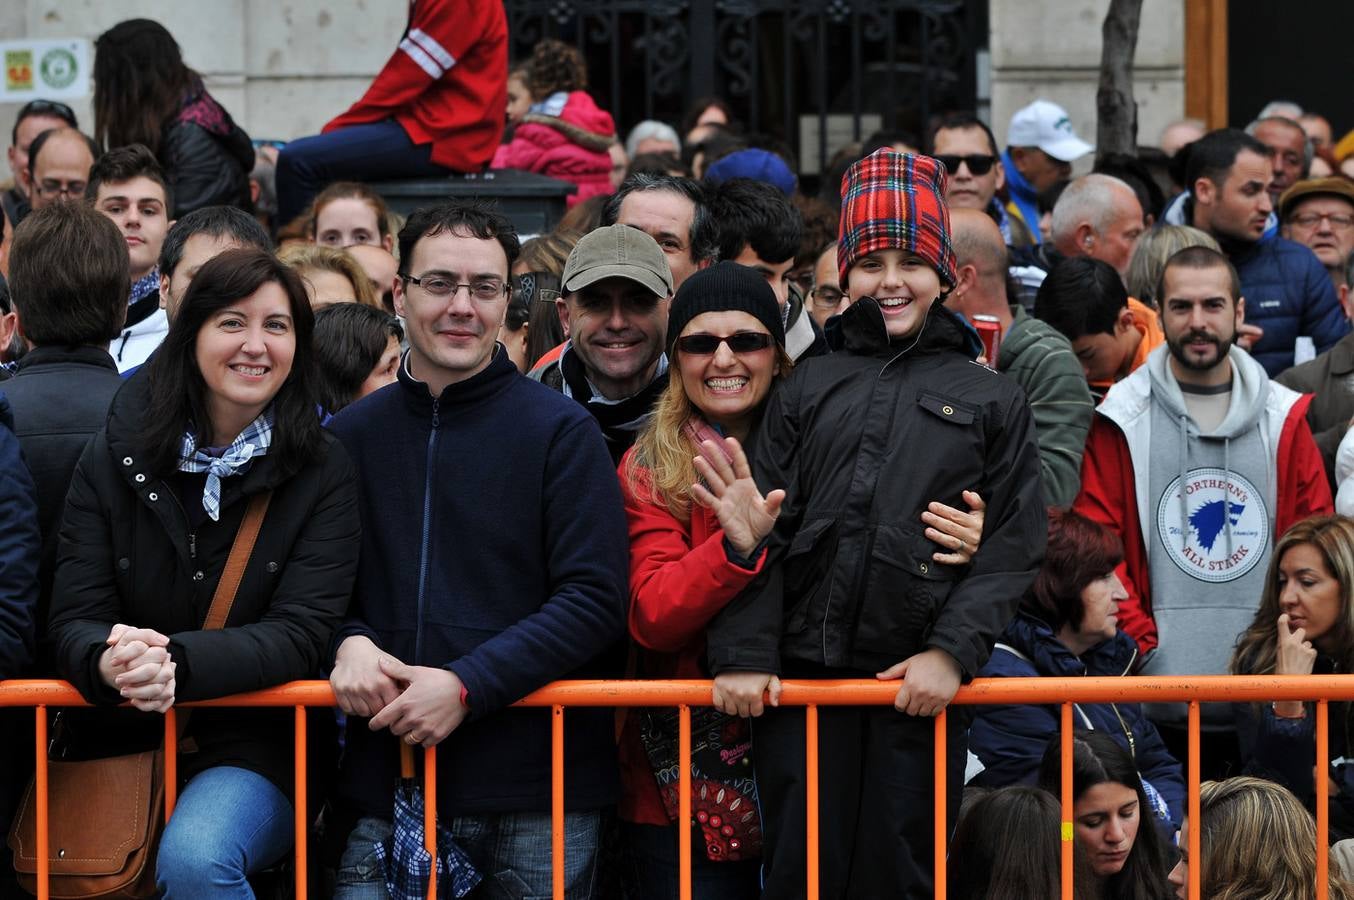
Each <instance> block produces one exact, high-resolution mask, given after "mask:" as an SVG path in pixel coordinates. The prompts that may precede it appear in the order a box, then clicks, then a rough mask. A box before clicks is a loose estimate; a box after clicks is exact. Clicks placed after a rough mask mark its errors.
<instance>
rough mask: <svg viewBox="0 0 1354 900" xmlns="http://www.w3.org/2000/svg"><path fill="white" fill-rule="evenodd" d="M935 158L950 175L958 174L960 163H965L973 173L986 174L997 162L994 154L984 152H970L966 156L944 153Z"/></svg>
mask: <svg viewBox="0 0 1354 900" xmlns="http://www.w3.org/2000/svg"><path fill="white" fill-rule="evenodd" d="M936 159H938V160H940V164H941V165H943V166H944V167H945V171H946V172H949V173H950V174H951V175H955V174H958V172H959V164H960V163H965V164H967V165H968V170H969V171H970V172H972V173H973V174H974V175H986V174H987V173H988V172H991V171H992V167H993V166H994V165H996V162H997V158H996V157H995V156H988V155H987V154H984V153H971V154H969V155H968V156H951V155H950V154H948V153H945V154H942V155H939V156H937V157H936Z"/></svg>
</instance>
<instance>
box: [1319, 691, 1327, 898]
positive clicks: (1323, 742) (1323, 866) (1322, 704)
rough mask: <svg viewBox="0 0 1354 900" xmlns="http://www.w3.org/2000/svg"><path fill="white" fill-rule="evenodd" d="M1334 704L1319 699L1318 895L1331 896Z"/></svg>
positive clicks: (1322, 896)
mask: <svg viewBox="0 0 1354 900" xmlns="http://www.w3.org/2000/svg"><path fill="white" fill-rule="evenodd" d="M1329 725H1330V707H1329V705H1328V704H1327V703H1326V701H1325V700H1318V701H1316V896H1317V897H1319V898H1320V900H1327V898H1328V897H1329V896H1330V733H1329V732H1328V731H1327V730H1326V729H1327V728H1328V727H1329Z"/></svg>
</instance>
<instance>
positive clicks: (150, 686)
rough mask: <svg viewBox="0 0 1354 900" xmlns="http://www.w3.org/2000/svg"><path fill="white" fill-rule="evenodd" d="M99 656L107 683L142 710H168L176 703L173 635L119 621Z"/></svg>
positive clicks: (100, 670) (105, 682)
mask: <svg viewBox="0 0 1354 900" xmlns="http://www.w3.org/2000/svg"><path fill="white" fill-rule="evenodd" d="M107 644H108V648H107V649H106V650H104V651H103V653H102V654H101V655H100V656H99V676H100V677H101V678H102V679H103V682H104V684H106V685H108V686H109V687H110V688H112V689H113V690H115V691H117V692H118V693H120V694H121V695H122V697H123V699H125V700H128V701H130V702H131V704H132V706H134V707H135V708H137V709H139V710H141V711H142V712H159V713H162V712H167V711H168V710H169V708H170V707H171V706H173V705H174V687H175V682H174V669H175V664H174V660H173V659H172V658H171V657H170V655H169V638H168V637H166V636H165V635H163V634H161V633H160V632H158V631H156V630H155V629H153V628H135V627H133V626H131V625H124V624H121V623H119V624H117V625H114V626H113V628H112V630H110V631H109V632H108V640H107Z"/></svg>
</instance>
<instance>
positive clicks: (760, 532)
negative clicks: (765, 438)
mask: <svg viewBox="0 0 1354 900" xmlns="http://www.w3.org/2000/svg"><path fill="white" fill-rule="evenodd" d="M721 449H722V450H723V451H725V452H727V456H726V455H725V452H721ZM695 465H696V471H697V472H698V473H700V476H701V478H704V479H705V484H703V485H702V484H693V485H692V486H691V496H692V497H694V498H695V500H696V502H697V503H699V504H700V505H701V506H704V507H705V508H706V509H709V510H710V511H711V512H713V513H714V514H715V516H716V517H717V518H718V519H719V527H720V528H722V529H723V530H724V537H725V538H726V539H727V540H728V542H729V544H730V545H731V546H732V547H733V549H734V550H737V551H738V553H739V554H740V555H742V556H747V557H750V556H752V554H753V553H754V552H755V551H756V549H757V545H758V544H760V543H761V542H762V540H763V539H764V538H765V537H766V536H767V535H768V534H770V533H771V528H772V526H774V525H775V524H776V517H777V516H779V515H780V506H781V503H783V502H784V500H785V492H784V491H781V490H775V491H771V492H770V493H769V494H767V495H766V496H765V497H763V496H762V492H761V491H760V490H758V488H757V483H756V482H755V481H753V480H752V470H751V469H750V468H749V466H748V458H747V454H745V453H744V452H743V447H742V445H740V444H739V443H738V440H737V438H731V437H727V438H725V439H724V445H723V447H722V448H721V447H720V446H719V445H718V444H716V443H715V442H714V441H702V442H701V455H700V456H697V457H696V458H695Z"/></svg>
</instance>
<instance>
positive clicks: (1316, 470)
mask: <svg viewBox="0 0 1354 900" xmlns="http://www.w3.org/2000/svg"><path fill="white" fill-rule="evenodd" d="M1130 377H1132V376H1130ZM1120 384H1124V382H1120ZM1274 386H1275V387H1278V385H1274ZM1117 388H1118V385H1116V389H1117ZM1280 390H1286V389H1283V388H1280ZM1311 399H1312V398H1311V395H1309V394H1304V395H1302V396H1301V397H1299V398H1298V399H1296V400H1294V401H1293V402H1292V405H1291V407H1290V408H1289V409H1288V411H1287V413H1286V415H1284V417H1283V419H1282V427H1281V429H1280V431H1279V439H1278V452H1277V454H1276V459H1275V466H1274V468H1275V473H1276V480H1277V491H1276V508H1275V516H1274V528H1275V537H1276V538H1277V536H1278V535H1281V534H1283V533H1284V532H1285V531H1287V530H1288V528H1289V527H1290V526H1292V525H1293V524H1294V523H1295V522H1300V521H1302V520H1303V519H1305V518H1307V517H1308V516H1316V515H1329V514H1330V513H1331V512H1333V511H1334V509H1333V504H1332V502H1331V494H1330V485H1329V484H1328V483H1327V481H1326V469H1325V463H1324V462H1323V461H1322V459H1321V451H1320V450H1318V449H1317V446H1316V441H1315V440H1314V439H1313V438H1312V430H1311V428H1310V427H1309V426H1308V425H1307V419H1306V414H1307V406H1308V404H1309V403H1311ZM1105 402H1106V403H1109V402H1110V398H1108V397H1107V398H1106V400H1105ZM1140 464H1141V461H1140ZM1072 508H1073V510H1075V511H1076V512H1079V513H1081V514H1082V515H1084V516H1086V517H1087V518H1089V519H1092V520H1094V521H1096V522H1099V523H1101V524H1102V525H1105V526H1107V527H1109V528H1110V529H1111V530H1112V531H1114V532H1115V534H1117V535H1119V537H1120V538H1121V539H1122V540H1123V543H1124V561H1123V562H1122V563H1121V564H1120V565H1119V568H1118V569H1117V570H1116V571H1117V572H1118V574H1119V578H1120V580H1121V581H1122V582H1123V583H1124V590H1125V591H1127V592H1128V599H1127V600H1125V601H1124V602H1122V603H1120V604H1119V625H1120V627H1122V628H1123V630H1124V631H1127V632H1128V633H1129V634H1131V635H1132V636H1133V637H1134V639H1135V640H1137V642H1138V646H1139V648H1140V649H1141V650H1142V652H1143V653H1144V654H1146V653H1147V652H1148V651H1149V650H1152V649H1153V648H1155V647H1156V645H1157V626H1156V622H1155V621H1154V620H1153V618H1152V597H1151V589H1152V586H1151V581H1150V579H1149V577H1148V572H1147V562H1148V551H1147V544H1146V541H1145V539H1144V535H1143V533H1142V527H1141V524H1140V523H1141V519H1140V518H1139V515H1138V500H1137V483H1136V478H1135V467H1134V461H1133V456H1132V453H1131V451H1130V450H1129V444H1128V440H1127V438H1126V437H1125V436H1124V432H1123V431H1122V430H1121V429H1120V428H1119V426H1118V425H1116V424H1115V423H1114V422H1113V421H1112V420H1111V419H1110V418H1109V417H1108V416H1107V415H1105V414H1104V412H1103V407H1102V410H1099V411H1097V414H1096V417H1095V420H1094V421H1093V422H1092V423H1091V434H1090V437H1089V438H1088V439H1087V441H1086V453H1085V455H1084V456H1083V457H1082V463H1081V493H1080V494H1079V495H1078V496H1077V499H1076V501H1075V502H1074V503H1073V504H1072Z"/></svg>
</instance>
